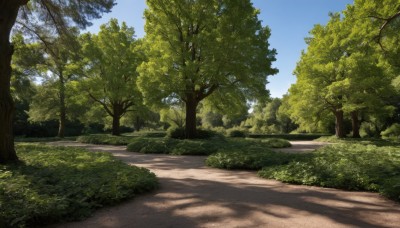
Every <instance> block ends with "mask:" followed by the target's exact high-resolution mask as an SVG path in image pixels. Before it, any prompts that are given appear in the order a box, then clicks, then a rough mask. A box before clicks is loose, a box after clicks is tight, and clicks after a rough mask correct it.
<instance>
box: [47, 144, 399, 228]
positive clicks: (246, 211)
mask: <svg viewBox="0 0 400 228" xmlns="http://www.w3.org/2000/svg"><path fill="white" fill-rule="evenodd" d="M51 144H53V145H68V146H80V147H86V148H88V149H90V150H96V151H108V152H111V153H113V154H114V156H116V157H118V158H120V159H121V160H123V161H125V162H127V163H129V164H133V165H137V166H142V167H146V168H148V169H150V170H151V171H153V172H154V173H155V174H156V175H157V176H158V177H159V180H160V183H161V188H160V189H159V190H158V191H157V192H155V193H153V194H148V195H144V196H139V197H137V198H135V199H133V200H131V201H128V202H126V203H123V204H121V205H118V206H115V207H111V208H106V209H102V210H100V211H98V212H97V213H95V214H94V216H93V217H91V218H89V219H87V220H85V221H81V222H74V223H67V224H60V225H57V226H53V227H82V228H83V227H85V228H87V227H96V228H97V227H179V228H181V227H246V228H247V227H249V228H250V227H400V205H399V204H397V203H395V202H393V201H389V200H386V199H384V198H383V197H381V196H379V195H378V194H376V193H367V192H348V191H340V190H335V189H325V188H319V187H308V186H298V185H288V184H283V183H281V182H278V181H274V180H265V179H262V178H259V177H257V176H256V173H255V172H247V171H226V170H219V169H213V168H208V167H205V166H204V160H205V157H201V156H198V157H196V156H195V157H193V156H191V157H186V156H167V155H143V154H139V153H132V152H126V151H125V147H121V146H104V145H101V146H99V145H86V144H80V143H75V142H55V143H51ZM319 144H320V143H315V142H309V143H306V142H293V147H292V148H290V149H285V151H286V150H289V152H294V151H296V148H297V149H298V150H299V151H302V152H304V151H307V150H312V149H314V148H316V147H318V146H320V145H319Z"/></svg>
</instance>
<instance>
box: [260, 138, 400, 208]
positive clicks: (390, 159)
mask: <svg viewBox="0 0 400 228" xmlns="http://www.w3.org/2000/svg"><path fill="white" fill-rule="evenodd" d="M259 175H260V176H261V177H264V178H268V179H276V180H280V181H283V182H288V183H295V184H305V185H316V186H322V187H331V188H339V189H346V190H362V191H364V190H367V191H373V192H379V193H381V194H382V195H384V196H386V197H388V198H390V199H393V200H396V201H400V147H396V146H380V147H378V146H375V145H363V144H359V143H353V144H351V143H346V144H344V143H341V144H334V145H328V146H325V147H323V148H320V149H318V150H317V151H316V152H314V153H311V154H310V155H309V157H308V158H307V159H300V160H299V159H297V158H296V159H294V160H293V161H291V162H290V163H288V164H283V165H282V164H276V165H275V166H268V167H264V168H263V169H262V170H261V171H260V172H259Z"/></svg>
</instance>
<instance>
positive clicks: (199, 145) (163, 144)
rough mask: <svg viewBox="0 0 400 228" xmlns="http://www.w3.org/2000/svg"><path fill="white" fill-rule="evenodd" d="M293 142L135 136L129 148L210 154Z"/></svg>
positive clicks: (161, 152) (187, 153)
mask: <svg viewBox="0 0 400 228" xmlns="http://www.w3.org/2000/svg"><path fill="white" fill-rule="evenodd" d="M290 146H291V144H290V143H289V142H288V141H287V140H284V139H271V140H268V139H263V140H259V139H242V138H226V139H222V138H213V139H212V140H201V139H196V140H187V139H186V140H179V139H171V138H144V137H142V138H135V139H132V140H131V143H130V144H129V145H128V147H127V150H128V151H132V152H140V153H156V154H174V155H210V154H214V153H216V152H218V151H226V150H232V149H235V150H236V149H238V148H242V149H243V151H245V150H246V149H248V148H249V147H257V148H283V147H290Z"/></svg>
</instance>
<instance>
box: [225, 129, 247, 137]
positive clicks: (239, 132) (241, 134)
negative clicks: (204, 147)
mask: <svg viewBox="0 0 400 228" xmlns="http://www.w3.org/2000/svg"><path fill="white" fill-rule="evenodd" d="M226 134H227V136H228V137H232V138H235V137H236V138H245V137H246V132H245V131H242V130H237V129H229V130H227V132H226Z"/></svg>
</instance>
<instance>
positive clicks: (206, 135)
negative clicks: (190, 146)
mask: <svg viewBox="0 0 400 228" xmlns="http://www.w3.org/2000/svg"><path fill="white" fill-rule="evenodd" d="M196 133H197V136H196V138H198V139H211V138H212V137H214V136H216V135H217V134H216V132H214V131H212V130H205V129H201V128H200V129H197V132H196Z"/></svg>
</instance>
